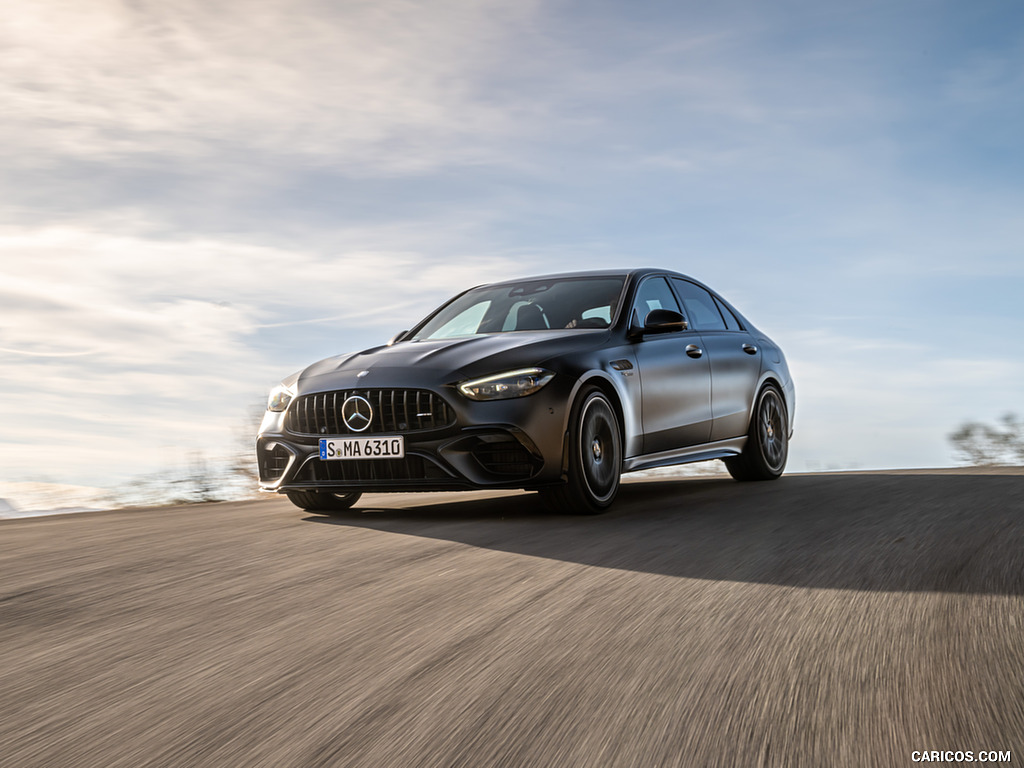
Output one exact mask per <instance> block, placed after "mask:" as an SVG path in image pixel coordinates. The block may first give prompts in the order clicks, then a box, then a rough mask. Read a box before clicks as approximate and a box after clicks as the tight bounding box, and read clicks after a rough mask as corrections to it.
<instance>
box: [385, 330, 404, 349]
mask: <svg viewBox="0 0 1024 768" xmlns="http://www.w3.org/2000/svg"><path fill="white" fill-rule="evenodd" d="M408 332H409V331H399V332H398V333H396V334H395V335H394V336H392V337H391V339H390V340H389V341H388V346H389V347H390V346H392V345H393V344H397V343H398V342H400V341H401V340H402V339H403V338H404V337H405V334H407V333H408Z"/></svg>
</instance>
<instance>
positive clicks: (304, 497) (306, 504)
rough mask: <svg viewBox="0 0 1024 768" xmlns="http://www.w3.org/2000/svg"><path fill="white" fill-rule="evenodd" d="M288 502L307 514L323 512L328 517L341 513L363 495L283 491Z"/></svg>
mask: <svg viewBox="0 0 1024 768" xmlns="http://www.w3.org/2000/svg"><path fill="white" fill-rule="evenodd" d="M284 493H285V496H287V497H288V501H290V502H291V503H292V504H294V505H295V506H296V507H299V508H301V509H305V510H307V511H309V512H323V513H324V514H327V515H330V514H333V513H336V512H342V511H344V510H346V509H348V508H350V507H351V506H352V505H353V504H355V503H356V502H357V501H359V497H360V496H362V495H363V494H361V493H359V492H355V491H354V492H352V493H323V492H321V491H285V492H284Z"/></svg>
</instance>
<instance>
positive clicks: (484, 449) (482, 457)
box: [473, 440, 537, 478]
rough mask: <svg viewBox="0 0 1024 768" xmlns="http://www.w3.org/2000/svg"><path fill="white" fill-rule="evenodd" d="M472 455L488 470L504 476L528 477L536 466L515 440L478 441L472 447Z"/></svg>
mask: <svg viewBox="0 0 1024 768" xmlns="http://www.w3.org/2000/svg"><path fill="white" fill-rule="evenodd" d="M473 457H474V458H475V459H476V460H477V461H478V462H480V466H482V467H483V468H484V469H486V470H487V471H488V472H493V473H494V474H495V475H502V476H504V477H510V478H511V477H529V476H530V475H532V474H533V472H534V470H535V469H536V468H537V461H536V459H534V457H533V456H531V455H530V452H529V451H528V450H526V448H525V446H523V444H522V443H520V442H519V441H517V440H504V441H502V442H496V443H494V442H484V441H480V442H479V443H477V444H476V446H475V447H474V448H473Z"/></svg>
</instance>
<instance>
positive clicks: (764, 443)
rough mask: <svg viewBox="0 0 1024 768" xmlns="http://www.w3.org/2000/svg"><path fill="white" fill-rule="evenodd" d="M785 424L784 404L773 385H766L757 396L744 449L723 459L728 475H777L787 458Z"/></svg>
mask: <svg viewBox="0 0 1024 768" xmlns="http://www.w3.org/2000/svg"><path fill="white" fill-rule="evenodd" d="M788 425H789V419H788V418H787V417H786V403H785V402H784V401H783V399H782V395H781V393H780V392H779V390H778V389H777V388H776V387H775V385H774V384H768V385H767V386H765V387H764V389H762V390H761V393H760V394H759V395H758V397H757V406H756V408H755V409H754V417H753V418H752V419H751V420H750V431H749V432H748V433H747V445H746V448H744V450H743V453H742V454H740V455H739V456H732V457H730V458H728V459H725V467H726V469H728V470H729V474H730V475H732V476H733V477H734V478H736V479H737V480H744V481H746V480H776V479H777V478H779V477H781V476H782V471H783V470H784V469H785V468H786V459H787V458H788V457H789V437H788V431H787V430H788Z"/></svg>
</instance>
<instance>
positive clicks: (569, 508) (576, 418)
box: [541, 387, 622, 515]
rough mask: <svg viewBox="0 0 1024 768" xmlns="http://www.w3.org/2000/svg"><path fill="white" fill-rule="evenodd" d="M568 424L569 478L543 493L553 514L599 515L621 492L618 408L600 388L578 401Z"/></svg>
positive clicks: (581, 396)
mask: <svg viewBox="0 0 1024 768" xmlns="http://www.w3.org/2000/svg"><path fill="white" fill-rule="evenodd" d="M573 411H574V415H573V418H572V420H571V422H570V425H569V434H568V437H569V478H568V481H567V482H566V483H565V485H560V486H557V487H555V488H550V489H545V490H543V491H541V495H542V496H543V497H544V500H545V502H546V503H547V505H548V507H549V508H550V509H551V510H552V511H554V512H563V513H564V512H569V513H571V514H577V515H596V514H600V513H601V512H604V511H605V510H606V509H607V508H608V507H609V506H611V503H612V502H613V501H614V500H615V495H616V494H617V493H618V492H619V476H620V474H621V472H622V437H621V432H620V430H619V420H618V418H617V417H616V416H615V409H614V408H612V404H611V403H610V402H609V401H608V398H607V396H606V395H605V394H604V392H602V391H601V390H600V389H598V388H597V387H591V388H590V389H588V390H586V391H584V392H583V393H582V394H581V395H580V397H579V398H578V399H577V401H576V407H575V408H574V409H573Z"/></svg>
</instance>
